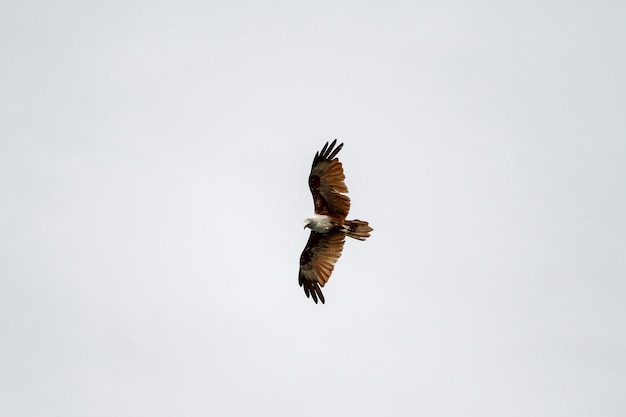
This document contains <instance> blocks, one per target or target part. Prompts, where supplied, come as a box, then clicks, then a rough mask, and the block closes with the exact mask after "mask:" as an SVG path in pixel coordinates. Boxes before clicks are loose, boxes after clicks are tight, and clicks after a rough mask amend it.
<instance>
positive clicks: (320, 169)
mask: <svg viewBox="0 0 626 417" xmlns="http://www.w3.org/2000/svg"><path fill="white" fill-rule="evenodd" d="M336 144H337V139H335V140H333V141H332V143H331V144H330V146H329V144H328V142H326V145H324V147H323V148H322V150H321V151H320V152H317V153H316V154H315V158H314V159H313V166H312V167H311V174H310V175H309V188H310V189H311V194H312V195H313V202H314V204H315V213H317V214H325V215H330V216H333V217H338V218H341V219H344V218H345V217H346V216H347V215H348V211H350V198H349V197H348V196H347V195H345V194H344V193H347V192H348V187H347V186H346V183H345V178H346V177H345V175H344V174H343V167H342V166H341V162H339V159H337V158H336V156H337V153H339V151H340V150H341V148H343V143H342V144H340V145H339V146H337V147H336V148H335V145H336Z"/></svg>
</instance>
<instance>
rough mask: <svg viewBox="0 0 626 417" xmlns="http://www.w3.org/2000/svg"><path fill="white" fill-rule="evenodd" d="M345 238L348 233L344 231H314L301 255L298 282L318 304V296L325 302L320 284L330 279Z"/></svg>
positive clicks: (322, 284)
mask: <svg viewBox="0 0 626 417" xmlns="http://www.w3.org/2000/svg"><path fill="white" fill-rule="evenodd" d="M345 239H346V235H345V234H344V233H342V232H337V233H324V234H322V233H317V232H313V231H312V232H311V236H310V237H309V241H308V242H307V244H306V246H305V248H304V251H302V255H300V272H299V273H298V282H299V283H300V286H301V287H304V293H305V294H306V296H307V297H309V296H312V297H313V301H315V303H316V304H317V299H318V298H319V299H320V300H321V301H322V304H323V303H324V295H323V294H322V290H321V289H320V285H321V286H322V287H323V286H324V285H325V284H326V283H327V282H328V280H329V279H330V275H331V274H332V273H333V269H334V268H335V263H336V262H337V260H338V259H339V257H340V256H341V251H342V250H343V244H344V242H345Z"/></svg>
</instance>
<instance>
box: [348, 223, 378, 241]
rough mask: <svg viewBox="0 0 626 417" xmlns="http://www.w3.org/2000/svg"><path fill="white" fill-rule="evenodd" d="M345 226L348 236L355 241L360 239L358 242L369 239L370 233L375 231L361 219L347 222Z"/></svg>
mask: <svg viewBox="0 0 626 417" xmlns="http://www.w3.org/2000/svg"><path fill="white" fill-rule="evenodd" d="M344 225H345V226H346V228H347V230H346V233H347V235H348V236H350V237H351V238H353V239H358V240H365V239H367V238H368V237H370V232H371V231H372V230H374V229H372V228H371V227H370V225H369V223H367V222H364V221H362V220H359V219H354V220H346V222H345V223H344Z"/></svg>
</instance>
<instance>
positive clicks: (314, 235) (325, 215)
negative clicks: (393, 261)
mask: <svg viewBox="0 0 626 417" xmlns="http://www.w3.org/2000/svg"><path fill="white" fill-rule="evenodd" d="M336 144H337V139H335V140H333V141H332V143H331V144H330V145H329V144H328V142H326V144H325V145H324V147H323V148H322V150H321V151H320V152H317V153H316V154H315V158H313V166H312V167H311V173H310V174H309V188H310V189H311V194H313V203H314V204H315V214H314V215H313V216H312V217H309V218H308V219H305V220H304V228H305V229H306V228H307V227H308V228H309V229H311V236H310V237H309V240H308V242H307V243H306V246H305V248H304V251H302V255H300V272H299V273H298V282H299V284H300V286H301V287H303V288H304V293H305V294H306V296H307V297H313V301H315V304H317V300H318V299H319V300H320V301H321V302H322V304H323V303H324V295H323V294H322V290H321V289H320V286H321V287H323V286H324V285H325V284H326V283H327V282H328V280H329V278H330V275H331V274H332V273H333V269H334V268H335V263H336V262H337V260H338V259H339V257H340V256H341V251H342V250H343V244H344V242H345V240H346V236H349V237H351V238H354V239H357V240H365V239H366V238H368V237H369V236H370V232H371V231H372V230H374V229H372V228H371V227H370V226H369V224H368V223H367V222H365V221H362V220H358V219H355V220H346V216H347V215H348V211H349V210H350V198H349V197H348V196H347V195H346V193H347V192H348V187H346V183H345V182H344V180H345V178H346V177H345V175H344V174H343V167H342V165H341V162H339V159H338V158H337V157H336V156H337V154H338V153H339V151H340V150H341V148H343V143H342V144H340V145H339V146H337V147H336V148H335V145H336Z"/></svg>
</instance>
